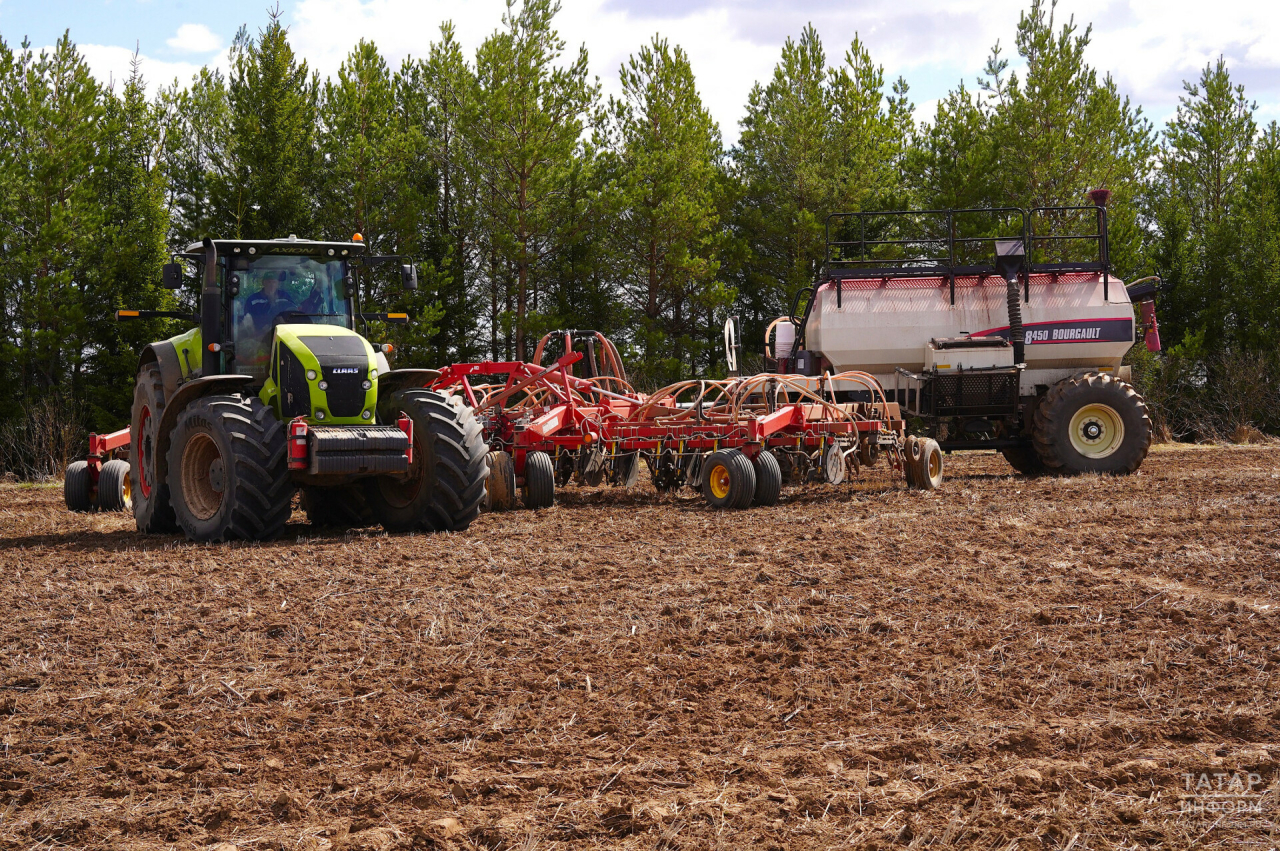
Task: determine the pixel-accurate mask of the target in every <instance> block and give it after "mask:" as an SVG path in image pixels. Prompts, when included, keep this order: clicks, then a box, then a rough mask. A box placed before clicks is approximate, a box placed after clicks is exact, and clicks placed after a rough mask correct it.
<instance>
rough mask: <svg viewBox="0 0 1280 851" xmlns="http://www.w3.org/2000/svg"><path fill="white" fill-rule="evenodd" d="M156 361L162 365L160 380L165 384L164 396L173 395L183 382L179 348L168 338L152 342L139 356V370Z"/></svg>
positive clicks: (157, 364)
mask: <svg viewBox="0 0 1280 851" xmlns="http://www.w3.org/2000/svg"><path fill="white" fill-rule="evenodd" d="M152 363H154V364H155V365H156V366H158V367H160V381H161V383H162V384H163V385H164V397H165V398H166V399H168V398H170V397H172V396H173V394H174V393H176V392H177V391H178V385H179V384H181V383H182V363H181V361H179V360H178V349H177V347H176V346H174V345H173V343H171V342H170V341H168V340H161V341H160V342H158V343H151V344H150V345H148V346H147V347H146V348H145V349H143V350H142V354H141V355H139V357H138V372H141V371H142V368H143V367H145V366H147V364H152Z"/></svg>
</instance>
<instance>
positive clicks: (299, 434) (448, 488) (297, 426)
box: [66, 234, 489, 541]
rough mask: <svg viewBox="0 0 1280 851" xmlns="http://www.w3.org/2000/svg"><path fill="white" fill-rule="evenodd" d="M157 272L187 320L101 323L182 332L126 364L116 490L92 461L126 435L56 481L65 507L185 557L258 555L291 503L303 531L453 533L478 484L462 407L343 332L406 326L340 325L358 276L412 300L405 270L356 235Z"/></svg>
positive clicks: (192, 250) (475, 444)
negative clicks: (98, 514)
mask: <svg viewBox="0 0 1280 851" xmlns="http://www.w3.org/2000/svg"><path fill="white" fill-rule="evenodd" d="M171 260H172V262H170V263H167V264H166V265H165V266H164V274H163V282H164V286H165V287H167V288H169V289H179V288H181V287H182V286H183V281H184V277H185V275H184V263H191V264H193V266H194V267H195V269H196V271H197V273H198V277H199V280H200V281H201V283H202V288H201V291H200V296H199V313H198V314H196V315H191V314H182V313H174V312H167V311H146V310H121V311H118V312H117V318H118V319H122V320H125V319H143V318H153V317H168V318H184V319H188V320H189V321H191V322H193V323H195V325H196V327H194V328H191V329H190V330H188V331H186V332H185V333H183V334H179V335H177V336H175V337H171V338H170V339H167V340H162V341H160V342H156V343H152V344H150V345H148V346H146V347H145V348H144V349H143V351H142V354H141V356H140V358H139V362H138V377H137V383H136V385H135V387H134V395H133V408H132V417H131V421H130V425H129V429H128V430H127V446H128V477H127V481H126V482H125V483H123V485H117V486H112V485H111V482H115V480H116V479H117V478H121V476H120V473H121V472H122V462H121V461H120V460H115V461H108V462H107V463H106V464H102V463H101V457H102V456H101V455H97V456H94V453H95V452H98V451H99V449H102V450H110V449H114V448H115V446H117V445H119V444H123V443H125V435H124V434H123V433H119V434H118V436H113V435H107V436H105V437H102V438H98V440H97V447H95V448H94V450H93V451H92V452H91V457H90V459H89V461H88V462H84V461H80V462H77V463H76V464H75V465H72V466H73V468H75V469H74V470H72V469H69V470H68V481H69V482H71V484H69V485H68V486H67V494H66V496H67V505H68V507H70V508H73V509H77V508H79V509H81V510H83V509H85V508H88V507H90V505H91V504H92V503H93V501H94V497H93V496H92V492H97V493H98V497H97V500H98V502H99V503H100V504H101V505H102V506H103V507H123V505H117V503H121V504H123V503H125V501H126V500H127V501H129V502H131V503H132V509H133V515H134V518H135V520H136V522H137V526H138V530H139V531H141V532H148V533H165V532H176V531H179V530H181V531H182V532H183V533H185V534H186V536H187V537H188V538H190V539H191V540H193V541H226V540H231V539H241V540H268V539H271V538H274V537H276V536H278V535H279V534H280V533H281V532H282V531H283V529H284V525H285V523H286V522H287V521H288V519H289V517H290V515H291V513H292V511H293V500H294V496H295V494H296V493H297V491H298V490H301V504H302V507H303V508H304V509H305V510H306V512H307V515H308V517H309V519H310V520H311V522H312V523H313V524H318V525H335V524H340V525H372V524H375V523H380V524H381V525H382V526H383V527H384V528H386V529H387V530H389V531H409V530H421V531H454V530H461V529H465V528H467V526H468V525H469V524H470V523H471V521H472V520H474V519H475V518H476V517H477V516H478V514H479V512H480V506H481V502H482V500H483V499H484V495H485V480H486V479H487V477H488V475H489V465H488V459H487V455H486V454H487V452H488V447H487V446H486V445H485V441H484V438H483V435H482V431H481V426H480V423H479V422H477V420H476V418H475V417H474V415H473V414H472V412H471V410H470V408H468V407H467V406H465V405H464V404H462V400H460V399H458V398H456V397H451V396H449V395H447V394H444V393H439V392H435V391H432V390H429V389H427V385H429V384H430V383H431V382H432V381H433V380H434V378H435V377H437V375H438V373H437V372H435V371H434V370H425V369H395V370H393V369H391V368H390V366H389V363H388V360H387V356H388V355H389V354H390V353H391V351H392V346H390V345H373V344H371V343H370V342H369V341H368V340H367V339H365V337H364V336H362V335H361V334H359V333H357V332H356V330H355V325H356V322H357V320H359V321H362V322H366V323H367V322H390V323H404V322H407V321H408V316H407V315H406V314H396V313H359V312H357V306H356V303H357V299H358V295H359V294H358V290H357V273H359V272H362V270H368V269H371V268H372V267H375V266H377V265H380V264H387V263H400V277H401V283H402V285H403V286H404V287H405V288H406V289H414V288H416V286H417V272H416V269H415V268H414V267H413V265H412V264H408V263H402V262H401V261H402V258H400V257H396V256H370V255H368V254H367V253H366V252H365V245H364V243H363V240H362V238H361V237H360V235H359V234H356V235H355V236H354V237H353V238H352V239H351V241H349V242H324V241H312V240H303V239H298V238H297V237H296V236H289V237H288V238H285V239H272V240H221V239H219V240H214V239H209V238H206V239H204V240H203V241H202V242H199V243H193V244H192V245H190V246H189V247H188V248H187V249H186V251H185V252H183V253H180V254H176V255H174V257H173V258H171ZM363 276H364V274H361V275H360V277H363ZM95 437H97V436H95ZM113 437H114V438H115V439H114V440H113V439H112V438H113ZM122 448H123V447H122ZM95 462H96V463H95ZM78 465H86V468H85V469H81V468H80V467H79V466H78ZM117 468H120V469H117ZM94 473H97V474H98V475H94ZM104 487H106V488H109V489H110V488H113V487H116V488H122V489H123V493H116V492H115V490H112V491H111V492H110V493H107V494H105V495H103V493H102V490H103V488H104ZM73 491H74V492H73ZM82 491H83V492H82Z"/></svg>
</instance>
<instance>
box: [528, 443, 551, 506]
mask: <svg viewBox="0 0 1280 851" xmlns="http://www.w3.org/2000/svg"><path fill="white" fill-rule="evenodd" d="M522 493H523V496H524V507H525V508H550V507H551V505H552V503H554V502H555V501H556V470H555V465H554V464H553V463H552V462H551V456H550V455H548V454H547V453H545V452H530V453H529V454H528V455H526V456H524V488H523V490H522Z"/></svg>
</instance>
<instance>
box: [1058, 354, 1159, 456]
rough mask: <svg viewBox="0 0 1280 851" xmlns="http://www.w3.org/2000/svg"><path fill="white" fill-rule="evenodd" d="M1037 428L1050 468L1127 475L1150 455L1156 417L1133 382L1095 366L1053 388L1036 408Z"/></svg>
mask: <svg viewBox="0 0 1280 851" xmlns="http://www.w3.org/2000/svg"><path fill="white" fill-rule="evenodd" d="M1034 434H1035V445H1036V453H1037V454H1038V455H1039V456H1040V460H1041V461H1043V462H1044V465H1045V466H1046V467H1047V468H1048V469H1049V470H1050V472H1053V473H1057V474H1059V475H1067V476H1072V475H1076V474H1079V473H1110V474H1113V475H1124V474H1127V473H1132V472H1134V471H1135V470H1137V469H1138V467H1140V466H1141V465H1142V461H1143V459H1145V458H1146V457H1147V450H1148V449H1150V448H1151V418H1150V417H1149V416H1148V415H1147V405H1146V403H1145V402H1144V401H1143V400H1142V397H1141V396H1139V395H1138V393H1137V391H1135V390H1134V389H1133V388H1132V387H1131V386H1129V385H1128V384H1126V383H1125V382H1123V381H1119V380H1118V379H1115V378H1112V377H1111V376H1110V375H1103V374H1101V373H1097V372H1094V373H1089V374H1087V375H1083V376H1079V377H1076V378H1068V379H1065V380H1063V381H1059V382H1058V383H1057V384H1055V385H1053V386H1052V387H1050V388H1049V392H1048V393H1047V394H1046V395H1045V397H1044V400H1043V401H1042V402H1041V403H1040V407H1039V408H1037V409H1036V414H1035V432H1034Z"/></svg>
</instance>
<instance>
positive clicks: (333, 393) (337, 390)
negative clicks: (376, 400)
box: [321, 366, 365, 417]
mask: <svg viewBox="0 0 1280 851" xmlns="http://www.w3.org/2000/svg"><path fill="white" fill-rule="evenodd" d="M321 370H322V371H323V372H324V380H325V381H327V382H329V389H328V390H326V391H325V396H326V397H327V398H328V401H329V413H331V414H333V415H334V416H335V417H358V416H360V412H361V411H362V410H364V388H363V387H361V386H360V384H361V382H363V381H364V380H365V370H360V372H357V373H355V374H352V373H345V374H341V373H335V372H334V370H335V367H332V366H322V367H321Z"/></svg>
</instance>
